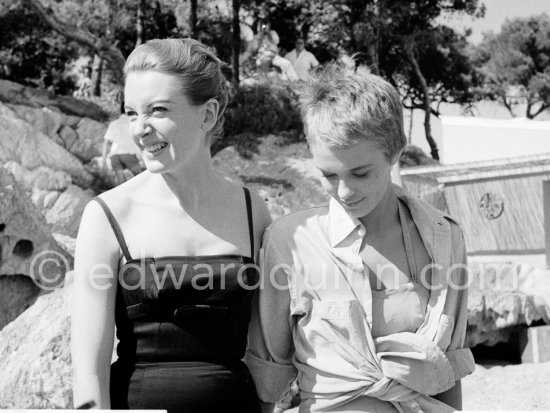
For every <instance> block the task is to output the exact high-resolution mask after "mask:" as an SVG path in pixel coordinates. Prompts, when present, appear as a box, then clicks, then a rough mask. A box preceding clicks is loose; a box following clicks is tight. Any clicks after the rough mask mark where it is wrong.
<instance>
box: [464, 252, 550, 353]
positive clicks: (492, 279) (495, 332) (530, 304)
mask: <svg viewBox="0 0 550 413" xmlns="http://www.w3.org/2000/svg"><path fill="white" fill-rule="evenodd" d="M470 269H471V270H472V271H471V274H470V277H471V281H472V283H471V286H470V289H469V292H468V293H469V294H468V334H467V343H466V344H467V345H468V346H469V347H473V346H476V345H478V344H484V345H489V346H492V345H495V344H497V343H499V342H507V341H509V340H510V339H511V336H512V334H513V333H515V332H516V331H517V330H518V328H519V327H521V326H526V325H530V324H532V323H533V322H535V321H539V320H544V319H546V317H547V315H546V312H547V309H548V306H549V305H550V302H548V303H546V302H543V300H541V295H540V294H539V293H538V292H537V291H536V288H532V286H529V287H530V288H529V289H527V288H526V287H527V286H526V283H525V280H524V278H526V277H525V275H526V274H527V272H526V271H523V272H522V271H520V270H521V266H516V265H514V264H510V263H508V264H506V263H503V264H500V263H497V264H495V263H475V262H473V263H470ZM527 275H528V274H527ZM541 279H542V280H543V281H544V278H543V277H541ZM546 284H548V283H547V282H546ZM539 285H541V287H542V284H539ZM544 288H546V289H547V288H548V286H547V285H545V286H544Z"/></svg>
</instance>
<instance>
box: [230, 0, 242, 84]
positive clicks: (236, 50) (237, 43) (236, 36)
mask: <svg viewBox="0 0 550 413" xmlns="http://www.w3.org/2000/svg"><path fill="white" fill-rule="evenodd" d="M240 8H241V2H240V0H233V42H232V43H233V56H232V59H231V60H232V62H231V63H232V64H233V79H232V81H233V86H235V89H237V88H238V87H239V55H240V53H241V27H240V21H239V10H240Z"/></svg>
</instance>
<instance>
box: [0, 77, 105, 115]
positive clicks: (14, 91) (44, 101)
mask: <svg viewBox="0 0 550 413" xmlns="http://www.w3.org/2000/svg"><path fill="white" fill-rule="evenodd" d="M0 101H1V102H5V103H10V104H16V105H25V106H31V107H35V108H44V107H48V108H50V109H52V110H53V109H57V110H58V111H60V112H62V113H64V114H66V115H70V116H78V117H89V118H91V119H94V120H97V121H100V122H105V121H107V119H108V117H109V116H108V114H107V113H106V112H105V111H104V110H103V109H101V108H100V107H99V106H98V105H96V104H95V103H92V102H88V101H85V100H80V99H76V98H73V97H70V96H56V95H55V94H54V93H52V92H49V91H47V90H44V89H37V88H32V87H28V86H23V85H20V84H18V83H15V82H11V81H9V80H3V79H0Z"/></svg>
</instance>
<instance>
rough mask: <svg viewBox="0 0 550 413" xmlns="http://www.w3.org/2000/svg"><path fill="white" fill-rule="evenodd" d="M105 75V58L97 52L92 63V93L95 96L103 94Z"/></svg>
mask: <svg viewBox="0 0 550 413" xmlns="http://www.w3.org/2000/svg"><path fill="white" fill-rule="evenodd" d="M102 76H103V59H102V58H101V57H99V56H98V55H97V54H96V55H94V62H93V64H92V93H93V94H94V96H101V78H102Z"/></svg>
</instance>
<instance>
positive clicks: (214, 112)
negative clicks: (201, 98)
mask: <svg viewBox="0 0 550 413" xmlns="http://www.w3.org/2000/svg"><path fill="white" fill-rule="evenodd" d="M219 110H220V104H219V103H218V101H217V100H216V99H209V100H208V101H207V102H206V103H205V104H204V117H203V121H202V126H201V128H202V129H203V130H204V131H205V132H208V131H210V130H212V129H213V128H214V126H216V122H217V121H218V112H219Z"/></svg>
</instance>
